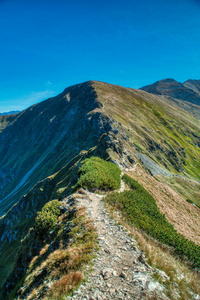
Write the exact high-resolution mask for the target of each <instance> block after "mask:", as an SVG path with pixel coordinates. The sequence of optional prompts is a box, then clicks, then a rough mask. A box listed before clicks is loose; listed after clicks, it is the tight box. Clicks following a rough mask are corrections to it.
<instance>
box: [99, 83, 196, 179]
mask: <svg viewBox="0 0 200 300" xmlns="http://www.w3.org/2000/svg"><path fill="white" fill-rule="evenodd" d="M93 86H94V88H95V90H96V92H97V94H98V100H99V101H100V102H102V104H103V111H104V113H105V114H107V115H108V116H109V117H110V118H112V119H115V120H116V121H118V122H120V123H121V124H122V125H123V127H124V128H125V130H126V134H127V136H128V137H129V138H130V140H131V142H132V143H133V144H134V146H135V147H136V149H138V150H139V151H141V152H142V153H144V154H146V155H149V156H150V157H151V158H152V159H153V160H155V161H156V162H157V163H159V164H161V165H162V166H167V167H168V168H169V170H170V171H171V172H173V173H175V174H178V173H179V172H178V171H181V172H182V173H183V172H184V173H186V174H187V175H188V176H193V177H194V178H196V179H198V180H200V160H198V159H197V158H198V157H199V156H200V148H199V147H198V145H197V143H198V142H199V139H198V138H197V137H196V136H198V137H200V122H199V120H197V119H195V118H194V117H193V116H192V115H191V114H189V113H188V112H186V111H185V110H182V109H181V108H180V107H178V106H176V105H175V104H173V103H172V102H171V103H167V100H166V99H164V98H162V97H159V96H155V95H151V94H148V93H146V92H144V91H141V90H133V89H125V88H123V87H119V86H114V85H110V84H105V83H101V82H94V83H93Z"/></svg>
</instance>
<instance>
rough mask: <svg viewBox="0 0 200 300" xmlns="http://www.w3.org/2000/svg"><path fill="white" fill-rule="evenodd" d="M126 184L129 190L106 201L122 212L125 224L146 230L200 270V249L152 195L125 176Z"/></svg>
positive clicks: (111, 195) (112, 195) (110, 196)
mask: <svg viewBox="0 0 200 300" xmlns="http://www.w3.org/2000/svg"><path fill="white" fill-rule="evenodd" d="M122 178H123V180H124V181H125V183H126V184H128V185H129V186H130V188H131V189H130V190H128V191H124V192H122V193H117V192H114V193H111V194H109V195H108V196H107V197H106V201H107V202H108V203H109V204H110V205H112V206H114V207H115V208H116V209H119V210H120V211H122V213H123V215H124V216H125V218H126V220H127V221H128V222H129V223H131V224H134V225H136V226H137V227H138V228H139V229H142V230H144V231H145V232H146V233H147V234H149V235H151V236H152V237H153V238H156V239H157V240H158V241H160V242H161V243H164V244H167V245H169V246H170V247H173V249H174V253H175V254H178V255H179V256H180V257H182V258H185V257H186V258H187V259H188V260H189V261H190V262H191V263H192V265H193V267H197V268H199V267H200V247H199V246H198V245H196V244H195V243H194V242H192V241H189V240H188V239H186V238H185V237H183V236H182V235H181V234H179V233H178V232H177V231H176V230H175V229H174V227H173V225H171V224H170V223H169V222H168V221H167V219H166V218H165V216H164V215H162V214H161V213H160V211H159V209H158V207H157V205H156V202H155V200H154V198H153V197H152V195H150V194H149V193H148V192H147V191H146V190H145V189H144V188H143V186H141V185H140V184H139V183H138V182H137V181H135V180H134V179H132V178H130V177H129V176H127V175H124V176H123V177H122Z"/></svg>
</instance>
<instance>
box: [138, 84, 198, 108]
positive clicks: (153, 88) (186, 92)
mask: <svg viewBox="0 0 200 300" xmlns="http://www.w3.org/2000/svg"><path fill="white" fill-rule="evenodd" d="M141 90H144V91H146V92H148V93H152V94H156V95H164V96H169V97H172V98H175V99H179V100H183V101H187V102H190V103H193V104H196V105H200V80H193V79H189V80H187V81H185V82H183V83H181V82H178V81H176V80H174V79H171V78H168V79H163V80H160V81H156V82H155V83H153V84H150V85H147V86H144V87H142V88H141Z"/></svg>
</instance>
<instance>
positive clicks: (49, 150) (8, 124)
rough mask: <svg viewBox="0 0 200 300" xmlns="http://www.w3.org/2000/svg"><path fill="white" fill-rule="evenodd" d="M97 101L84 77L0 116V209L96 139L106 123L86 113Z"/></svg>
mask: <svg viewBox="0 0 200 300" xmlns="http://www.w3.org/2000/svg"><path fill="white" fill-rule="evenodd" d="M99 106H100V103H98V101H97V100H96V92H95V91H94V88H93V87H92V85H91V83H90V82H87V83H84V84H80V85H76V86H72V87H70V88H68V89H66V90H65V91H64V92H63V93H61V94H60V95H58V96H57V97H54V98H50V99H48V100H46V101H43V102H41V103H39V104H36V105H33V106H31V107H30V108H28V109H26V110H24V111H23V112H21V113H19V114H17V115H14V116H10V117H1V119H0V121H1V123H0V124H1V127H2V128H3V127H4V129H3V131H2V132H1V133H0V157H1V161H0V175H1V177H0V199H1V202H0V210H1V214H2V213H3V211H4V210H5V208H6V207H9V206H10V204H11V203H14V202H15V201H16V200H15V199H19V197H20V196H21V195H23V194H25V193H26V192H27V191H28V190H29V189H30V188H31V187H32V186H33V185H34V184H36V183H37V182H38V181H40V180H42V179H44V178H46V177H47V176H49V175H52V174H53V173H55V172H57V171H59V170H60V169H61V168H62V167H63V166H64V165H65V164H67V163H68V162H69V161H70V160H71V159H72V158H73V157H75V156H76V155H77V154H79V153H80V152H81V151H82V150H88V149H90V148H91V147H94V146H95V145H96V144H97V142H98V139H99V138H100V136H101V135H102V134H103V133H104V132H105V131H106V130H107V129H108V127H109V123H108V121H107V120H106V119H105V118H103V117H102V115H100V114H99V113H95V114H92V113H90V112H91V111H93V110H94V109H95V108H97V107H99Z"/></svg>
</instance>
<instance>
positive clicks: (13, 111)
mask: <svg viewBox="0 0 200 300" xmlns="http://www.w3.org/2000/svg"><path fill="white" fill-rule="evenodd" d="M19 112H20V111H19V110H12V111H8V112H3V113H0V116H5V115H14V114H18V113H19Z"/></svg>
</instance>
